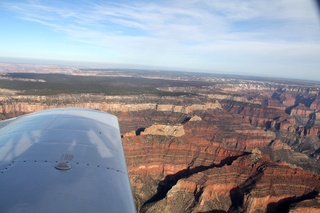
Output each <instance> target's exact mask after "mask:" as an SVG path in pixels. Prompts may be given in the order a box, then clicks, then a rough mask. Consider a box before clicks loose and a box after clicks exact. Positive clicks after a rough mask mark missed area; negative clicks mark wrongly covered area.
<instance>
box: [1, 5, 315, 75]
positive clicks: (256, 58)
mask: <svg viewBox="0 0 320 213" xmlns="http://www.w3.org/2000/svg"><path fill="white" fill-rule="evenodd" d="M48 2H50V1H28V2H25V1H23V2H21V1H14V2H13V1H4V2H3V3H0V7H1V8H2V9H4V10H6V11H9V12H11V13H13V14H15V16H17V17H19V18H20V19H21V20H24V21H29V22H34V23H37V24H39V25H42V26H44V27H46V28H48V29H51V30H52V31H54V32H56V33H59V34H61V36H62V37H64V39H70V40H72V41H76V42H80V43H83V44H87V45H88V44H89V45H94V46H97V47H100V48H104V49H107V50H108V51H110V52H112V53H113V54H114V57H113V59H112V60H113V61H112V62H117V63H133V64H146V65H155V66H170V67H181V68H192V69H200V70H218V71H219V70H221V71H223V70H226V71H230V72H237V71H241V72H247V73H254V72H256V71H257V72H259V71H260V72H267V71H270V72H272V71H274V72H275V73H279V71H280V70H283V72H286V71H287V69H291V70H292V71H294V72H298V71H299V70H300V69H301V67H308V70H310V73H312V72H315V69H316V68H315V66H316V65H317V66H318V67H319V64H318V62H317V61H318V60H317V57H318V55H319V53H320V42H319V38H320V28H319V17H318V16H317V13H316V9H315V7H314V4H313V2H312V1H305V0H260V1H255V0H234V1H225V0H216V1H211V0H186V1H178V0H177V1H169V0H168V1H116V3H106V1H81V3H78V2H79V1H51V3H50V4H49V3H48ZM92 54H94V53H92ZM100 58H101V57H100ZM102 58H103V57H102ZM105 60H109V58H108V57H106V58H105ZM290 64H291V65H290ZM259 65H261V66H260V67H259ZM306 65H308V66H306ZM258 74H259V73H258ZM260 74H261V73H260ZM319 80H320V78H319Z"/></svg>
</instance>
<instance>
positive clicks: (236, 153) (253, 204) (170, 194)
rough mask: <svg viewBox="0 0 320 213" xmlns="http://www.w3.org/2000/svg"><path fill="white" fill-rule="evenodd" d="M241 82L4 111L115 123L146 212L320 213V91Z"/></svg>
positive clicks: (11, 97)
mask: <svg viewBox="0 0 320 213" xmlns="http://www.w3.org/2000/svg"><path fill="white" fill-rule="evenodd" d="M230 81H231V80H230ZM232 82H233V81H231V83H223V84H222V83H221V84H219V83H216V84H213V85H211V86H203V87H188V88H185V87H181V86H180V87H178V86H177V87H162V88H159V90H161V91H167V92H168V91H174V92H181V91H184V92H185V91H187V92H188V94H190V95H185V96H170V95H169V96H157V95H144V94H141V95H135V96H105V95H101V94H96V95H94V94H78V95H70V94H62V95H54V96H24V95H21V94H20V95H17V93H18V91H10V90H0V92H2V94H3V95H2V96H1V95H0V103H1V104H0V110H1V112H2V113H1V116H2V118H10V117H13V116H18V115H21V114H24V113H30V112H34V111H39V110H43V109H48V108H56V107H86V108H96V109H101V110H104V111H108V112H111V113H113V114H115V115H116V116H117V117H118V119H119V123H120V129H121V134H122V138H123V146H124V149H125V154H126V158H127V164H128V170H129V175H130V180H131V184H132V187H133V193H134V197H135V202H136V206H137V209H138V211H139V212H289V211H290V212H308V211H309V212H317V211H319V209H320V203H319V194H318V193H319V192H320V179H319V178H320V176H319V174H320V152H319V148H320V119H319V118H320V117H319V116H320V112H319V103H320V101H319V100H320V98H319V91H318V89H317V88H316V87H312V88H310V87H306V86H299V85H298V86H297V85H285V84H282V83H270V82H269V83H266V82H258V81H244V83H241V84H238V83H234V82H233V83H232Z"/></svg>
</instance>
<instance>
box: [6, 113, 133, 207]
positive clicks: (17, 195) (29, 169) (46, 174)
mask: <svg viewBox="0 0 320 213" xmlns="http://www.w3.org/2000/svg"><path fill="white" fill-rule="evenodd" d="M0 191H1V193H0V212H135V206H134V202H133V197H132V192H131V187H130V183H129V178H128V173H127V167H126V162H125V158H124V152H123V148H122V143H121V137H120V131H119V124H118V120H117V118H116V117H115V116H113V115H110V114H108V113H105V112H102V111H98V110H91V109H79V108H61V109H51V110H45V111H41V112H37V113H32V114H29V115H25V116H21V117H18V118H17V119H14V120H12V121H11V122H8V123H6V125H3V127H2V128H1V129H0Z"/></svg>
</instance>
